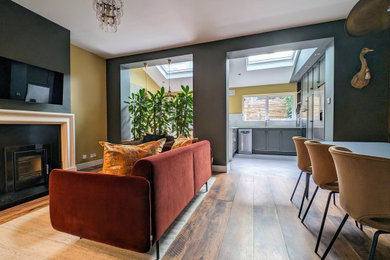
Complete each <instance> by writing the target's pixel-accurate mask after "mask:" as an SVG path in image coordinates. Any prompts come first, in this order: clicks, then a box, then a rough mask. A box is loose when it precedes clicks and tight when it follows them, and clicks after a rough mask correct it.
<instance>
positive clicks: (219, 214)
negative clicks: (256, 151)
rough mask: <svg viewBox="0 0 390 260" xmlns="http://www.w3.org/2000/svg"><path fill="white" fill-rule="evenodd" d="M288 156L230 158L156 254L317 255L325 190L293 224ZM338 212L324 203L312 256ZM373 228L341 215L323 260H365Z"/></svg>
mask: <svg viewBox="0 0 390 260" xmlns="http://www.w3.org/2000/svg"><path fill="white" fill-rule="evenodd" d="M294 160H295V159H294V157H277V156H274V157H269V156H268V157H267V156H258V157H256V156H254V157H252V158H246V157H243V158H236V159H235V161H233V163H232V165H233V167H232V168H231V173H224V174H219V175H216V181H215V183H214V185H213V186H212V188H211V189H210V191H209V192H208V194H207V196H206V197H205V199H204V200H203V201H202V202H201V204H200V205H199V207H198V208H197V209H196V211H195V212H194V214H193V215H192V216H191V218H190V219H189V221H188V222H187V223H186V225H185V226H184V227H183V229H182V230H181V232H180V233H179V235H178V236H177V237H176V239H175V240H174V242H173V243H172V244H171V246H170V248H169V249H168V251H167V253H166V254H165V256H164V257H163V259H235V260H236V259H319V258H320V257H319V256H318V255H316V254H315V253H314V246H315V242H316V239H317V234H318V230H319V226H320V222H321V219H322V213H323V209H324V207H325V202H326V198H327V192H325V191H319V193H318V194H317V198H316V200H315V202H314V203H313V205H312V208H311V210H310V212H309V214H308V216H307V218H306V221H305V224H306V225H303V224H301V222H300V220H299V219H298V218H297V214H298V204H299V201H300V199H301V198H302V197H301V196H302V193H303V182H302V183H301V184H302V185H300V186H299V188H298V190H297V192H296V196H295V198H294V200H293V203H291V202H290V201H289V197H290V195H291V191H292V188H293V186H294V184H295V181H296V178H297V175H298V173H299V172H297V169H296V166H295V161H294ZM311 185H312V186H311V191H313V190H314V187H315V186H314V184H313V183H311ZM47 203H48V198H47V197H44V198H40V199H38V200H35V201H32V202H28V203H25V204H23V205H20V206H17V207H14V208H11V209H8V210H5V211H2V212H0V224H1V223H4V222H7V221H9V220H11V219H13V218H16V217H18V216H21V215H23V214H27V213H29V212H31V211H33V210H36V209H39V208H42V207H44V206H46V205H47ZM306 203H307V202H306ZM337 204H338V200H337ZM344 214H345V213H344V211H343V210H342V209H341V208H340V207H339V206H337V205H336V206H335V205H331V207H330V209H329V214H328V218H327V221H326V224H325V229H324V233H323V238H322V243H321V245H320V250H319V254H320V255H322V253H323V252H324V250H325V249H326V246H327V244H328V243H329V241H330V239H331V238H332V236H333V234H334V232H335V230H336V229H337V227H338V225H339V223H340V222H341V219H342V217H343V216H344ZM374 232H375V230H373V229H370V228H368V227H365V228H364V231H363V232H362V231H360V230H359V229H358V228H356V226H355V224H354V222H353V220H351V219H350V220H348V222H347V223H346V224H345V226H344V228H343V230H342V232H341V234H340V236H339V238H338V240H337V241H336V243H335V244H334V246H333V249H332V251H331V252H330V254H329V255H328V257H327V259H367V256H368V251H369V248H370V244H371V239H372V236H373V233H374ZM375 259H390V235H382V236H381V237H380V241H379V244H378V247H377V252H376V258H375Z"/></svg>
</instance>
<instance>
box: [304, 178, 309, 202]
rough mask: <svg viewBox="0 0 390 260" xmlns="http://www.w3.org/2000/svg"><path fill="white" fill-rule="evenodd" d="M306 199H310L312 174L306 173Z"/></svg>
mask: <svg viewBox="0 0 390 260" xmlns="http://www.w3.org/2000/svg"><path fill="white" fill-rule="evenodd" d="M306 187H307V189H306V194H305V196H306V199H309V189H310V174H308V173H306Z"/></svg>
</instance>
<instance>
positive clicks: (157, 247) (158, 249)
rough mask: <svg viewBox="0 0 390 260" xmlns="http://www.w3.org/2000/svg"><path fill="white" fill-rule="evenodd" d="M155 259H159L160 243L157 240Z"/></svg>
mask: <svg viewBox="0 0 390 260" xmlns="http://www.w3.org/2000/svg"><path fill="white" fill-rule="evenodd" d="M156 258H157V260H158V259H160V241H159V240H157V242H156Z"/></svg>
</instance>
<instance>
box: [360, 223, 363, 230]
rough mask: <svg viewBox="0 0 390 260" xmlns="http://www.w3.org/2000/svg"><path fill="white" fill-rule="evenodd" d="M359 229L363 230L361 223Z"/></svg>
mask: <svg viewBox="0 0 390 260" xmlns="http://www.w3.org/2000/svg"><path fill="white" fill-rule="evenodd" d="M360 230H361V231H363V224H362V223H360Z"/></svg>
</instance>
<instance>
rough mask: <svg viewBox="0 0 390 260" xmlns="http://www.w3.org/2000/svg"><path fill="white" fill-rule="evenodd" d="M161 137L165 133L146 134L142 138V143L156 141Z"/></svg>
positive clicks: (163, 136)
mask: <svg viewBox="0 0 390 260" xmlns="http://www.w3.org/2000/svg"><path fill="white" fill-rule="evenodd" d="M162 138H165V135H152V134H146V135H145V136H144V138H143V139H142V143H147V142H151V141H157V140H160V139H162Z"/></svg>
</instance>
